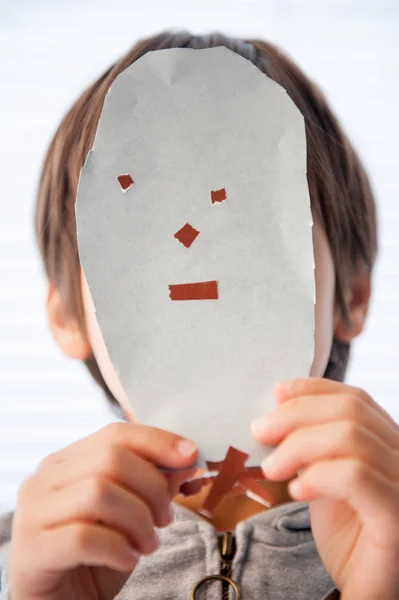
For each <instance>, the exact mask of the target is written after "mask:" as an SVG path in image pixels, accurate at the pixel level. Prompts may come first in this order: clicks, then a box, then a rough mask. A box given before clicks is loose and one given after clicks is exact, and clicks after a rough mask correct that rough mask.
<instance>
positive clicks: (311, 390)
mask: <svg viewBox="0 0 399 600" xmlns="http://www.w3.org/2000/svg"><path fill="white" fill-rule="evenodd" d="M274 393H275V396H276V399H277V401H278V402H279V403H283V402H286V401H287V400H291V399H292V398H295V397H297V396H315V395H316V396H319V395H324V394H345V395H350V396H357V397H359V398H360V399H361V400H363V402H365V403H366V404H367V405H368V406H370V408H373V409H374V410H375V411H377V412H378V413H380V415H382V416H383V417H384V418H385V419H386V420H388V421H389V422H390V424H391V425H392V426H393V427H394V428H395V429H396V431H397V430H398V424H397V423H396V422H395V421H394V419H393V418H392V417H391V416H390V415H389V414H388V413H387V412H386V411H385V410H384V409H383V408H382V407H381V406H380V405H379V404H378V403H377V402H376V401H375V400H374V399H373V398H372V397H371V396H370V395H369V394H368V393H367V392H365V391H364V390H362V389H360V388H357V387H354V386H350V385H347V384H346V383H342V382H340V381H332V380H331V379H325V378H322V377H308V378H307V379H293V380H292V381H279V382H277V384H276V385H275V388H274Z"/></svg>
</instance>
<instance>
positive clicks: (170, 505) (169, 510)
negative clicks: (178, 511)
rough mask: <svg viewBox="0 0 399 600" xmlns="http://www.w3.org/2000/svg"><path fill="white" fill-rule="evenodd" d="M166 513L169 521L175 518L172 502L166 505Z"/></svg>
mask: <svg viewBox="0 0 399 600" xmlns="http://www.w3.org/2000/svg"><path fill="white" fill-rule="evenodd" d="M168 513H169V523H172V522H173V521H174V520H175V508H174V506H173V504H172V502H171V503H170V504H169V506H168Z"/></svg>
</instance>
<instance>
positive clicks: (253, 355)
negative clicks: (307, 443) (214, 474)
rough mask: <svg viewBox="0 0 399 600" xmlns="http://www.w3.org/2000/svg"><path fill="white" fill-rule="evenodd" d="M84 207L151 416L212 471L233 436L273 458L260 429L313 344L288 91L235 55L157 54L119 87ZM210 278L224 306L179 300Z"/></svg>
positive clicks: (114, 341)
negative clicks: (222, 195)
mask: <svg viewBox="0 0 399 600" xmlns="http://www.w3.org/2000/svg"><path fill="white" fill-rule="evenodd" d="M122 173H129V174H130V175H131V177H132V179H133V181H134V185H132V187H131V188H130V189H129V190H128V192H127V193H125V194H124V193H123V192H122V191H121V188H120V185H119V182H118V180H117V177H118V175H120V174H122ZM221 189H225V192H226V199H225V200H224V201H223V202H215V203H212V201H211V192H212V191H217V190H221ZM76 214H77V229H78V246H79V255H80V260H81V264H82V267H83V270H84V273H85V275H86V278H87V281H88V284H89V288H90V291H91V294H92V297H93V301H94V305H95V308H96V314H97V319H98V322H99V325H100V328H101V331H102V334H103V336H104V339H105V343H106V346H107V349H108V352H109V355H110V358H111V361H112V363H113V365H114V367H115V369H116V371H117V373H118V375H119V377H120V380H121V383H122V385H123V387H124V389H125V391H126V394H127V396H128V398H129V401H130V403H131V405H132V408H133V410H134V413H135V414H136V416H137V419H138V420H139V421H140V422H142V423H145V424H149V425H153V426H157V427H161V428H164V429H167V430H170V431H174V432H176V433H179V434H182V435H185V436H188V437H190V438H192V439H193V440H195V441H196V442H197V444H198V445H199V448H200V451H201V459H200V462H199V464H204V462H203V461H204V460H214V461H218V460H222V459H223V458H224V456H225V454H226V451H227V449H228V447H229V446H230V445H233V446H234V447H236V448H238V449H240V450H241V451H242V452H246V453H248V454H249V455H250V458H249V460H248V461H247V463H246V466H249V465H255V464H259V460H260V458H261V457H262V456H264V455H265V454H266V453H267V452H268V451H267V449H265V448H261V447H260V446H258V445H257V444H255V442H254V441H253V440H252V437H251V433H250V422H251V420H252V419H253V418H255V417H258V416H260V415H264V414H266V413H267V412H270V411H271V410H272V409H273V408H274V407H275V401H274V399H273V397H272V387H273V384H274V382H275V381H276V380H278V379H290V378H293V377H301V376H307V375H309V372H310V366H311V363H312V359H313V353H314V301H315V298H314V297H315V286H314V262H313V246H312V235H311V226H312V218H311V212H310V205H309V191H308V185H307V179H306V136H305V126H304V120H303V117H302V115H301V114H300V112H299V111H298V109H297V108H296V106H295V105H294V103H293V102H292V101H291V100H290V98H289V96H288V95H287V93H286V92H285V90H284V89H283V88H282V87H281V86H279V85H278V84H276V83H275V82H273V81H272V80H270V79H269V78H268V77H266V76H265V75H264V74H263V73H261V72H260V71H259V70H258V69H257V68H256V67H255V66H254V65H252V64H251V63H250V62H249V61H247V60H246V59H244V58H242V57H240V56H238V55H236V54H234V53H233V52H231V51H230V50H227V49H225V48H214V49H207V50H191V49H172V50H161V51H157V52H151V53H148V54H146V55H145V56H143V57H142V58H140V59H139V60H138V61H137V62H136V63H134V64H133V65H132V66H130V67H129V68H128V69H126V70H125V71H124V72H123V73H122V74H121V75H120V76H119V77H118V78H117V80H116V81H115V82H114V84H113V85H112V87H111V88H110V90H109V92H108V94H107V96H106V99H105V103H104V107H103V111H102V115H101V118H100V122H99V127H98V130H97V134H96V138H95V142H94V145H93V149H92V150H91V151H90V153H89V155H88V157H87V160H86V163H85V166H84V168H83V169H82V172H81V177H80V182H79V189H78V197H77V206H76ZM185 223H190V225H191V226H192V227H194V228H195V229H196V230H198V231H200V235H199V236H198V238H197V239H196V240H195V243H193V244H192V246H191V247H190V248H185V247H184V246H183V245H182V244H181V243H179V242H178V241H177V240H176V238H175V237H174V234H175V233H176V232H177V231H179V230H180V229H181V228H182V227H183V226H184V225H185ZM201 281H217V282H218V299H217V300H198V301H196V300H192V301H189V302H184V301H182V302H176V301H175V302H174V301H172V300H171V298H170V296H169V287H168V286H169V285H177V284H185V283H190V282H201Z"/></svg>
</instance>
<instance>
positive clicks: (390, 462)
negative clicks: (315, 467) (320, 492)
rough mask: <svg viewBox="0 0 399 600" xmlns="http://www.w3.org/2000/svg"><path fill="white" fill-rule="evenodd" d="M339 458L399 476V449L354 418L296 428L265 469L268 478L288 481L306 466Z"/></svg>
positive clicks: (398, 477) (390, 475)
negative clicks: (355, 421) (348, 459)
mask: <svg viewBox="0 0 399 600" xmlns="http://www.w3.org/2000/svg"><path fill="white" fill-rule="evenodd" d="M336 457H348V458H356V459H358V460H362V461H363V462H364V463H365V464H368V465H370V467H373V468H375V469H376V470H377V471H381V472H382V473H384V474H385V475H386V476H387V477H390V478H392V479H399V460H398V459H399V452H397V451H393V450H392V449H391V448H390V447H389V446H387V445H386V444H385V443H384V442H383V441H382V440H381V439H380V438H378V437H377V436H375V435H374V434H373V433H371V432H370V431H368V430H367V429H365V428H364V427H362V426H361V425H358V424H356V423H354V422H352V421H334V422H332V423H324V424H322V425H313V426H311V427H304V428H302V429H298V430H296V431H294V433H291V434H290V435H288V436H287V437H286V438H285V439H284V441H283V442H282V443H281V444H280V445H279V446H278V448H277V449H276V450H274V452H272V453H271V454H269V456H268V457H267V458H266V459H265V461H264V462H263V464H262V468H263V470H264V473H265V475H266V477H267V478H269V479H273V480H277V481H286V480H287V479H290V478H291V477H294V476H295V475H296V473H298V471H299V469H301V468H302V467H304V466H308V465H309V464H311V463H315V462H317V461H320V460H326V459H328V458H336Z"/></svg>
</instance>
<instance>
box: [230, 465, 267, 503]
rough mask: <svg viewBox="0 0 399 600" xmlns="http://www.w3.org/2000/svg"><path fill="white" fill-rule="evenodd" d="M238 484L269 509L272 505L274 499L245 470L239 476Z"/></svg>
mask: <svg viewBox="0 0 399 600" xmlns="http://www.w3.org/2000/svg"><path fill="white" fill-rule="evenodd" d="M237 482H238V483H239V484H240V485H241V486H242V487H243V488H244V490H245V492H246V494H247V495H248V496H249V497H250V498H253V499H254V500H256V501H257V502H260V503H261V504H263V505H264V506H267V507H268V508H269V507H270V506H271V505H272V498H271V497H270V494H269V493H268V492H267V491H266V490H265V488H264V487H263V486H262V485H261V484H260V483H259V482H258V481H256V479H255V478H254V477H253V476H252V475H251V474H250V473H248V471H247V470H246V469H244V470H243V471H242V472H241V473H240V474H239V476H238V478H237Z"/></svg>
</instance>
